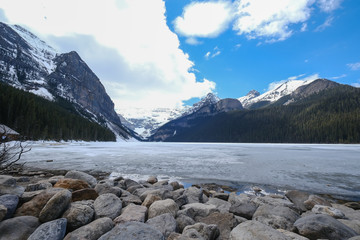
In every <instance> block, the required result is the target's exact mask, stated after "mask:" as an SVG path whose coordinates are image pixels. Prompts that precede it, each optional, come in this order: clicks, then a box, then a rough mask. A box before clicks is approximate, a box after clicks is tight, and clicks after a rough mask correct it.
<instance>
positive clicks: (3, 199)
mask: <svg viewBox="0 0 360 240" xmlns="http://www.w3.org/2000/svg"><path fill="white" fill-rule="evenodd" d="M18 203H19V197H18V196H17V195H10V194H5V195H2V196H0V205H4V206H5V207H6V209H7V210H6V215H5V217H4V218H3V220H5V219H8V218H11V217H12V216H13V215H14V213H15V210H16V207H17V205H18Z"/></svg>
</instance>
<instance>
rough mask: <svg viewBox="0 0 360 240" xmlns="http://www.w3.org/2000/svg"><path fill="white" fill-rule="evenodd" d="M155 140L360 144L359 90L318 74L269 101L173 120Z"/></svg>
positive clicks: (162, 129) (158, 132)
mask: <svg viewBox="0 0 360 240" xmlns="http://www.w3.org/2000/svg"><path fill="white" fill-rule="evenodd" d="M151 139H152V140H155V141H160V140H162V141H176V142H179V141H186V142H266V143H360V89H359V88H354V87H351V86H348V85H341V84H338V83H334V82H331V81H329V80H325V79H318V80H315V81H312V82H310V83H309V84H307V85H301V86H299V87H298V88H297V89H296V90H295V91H292V93H291V94H287V95H285V96H283V97H281V98H280V99H278V100H277V101H275V102H273V103H272V104H270V105H267V106H264V107H261V108H258V109H245V110H240V111H228V112H223V113H219V114H216V115H213V116H199V117H197V118H187V119H181V118H180V119H176V120H174V121H172V122H169V123H167V124H165V125H164V126H163V127H161V128H160V129H158V131H157V133H156V134H155V135H154V136H152V138H151Z"/></svg>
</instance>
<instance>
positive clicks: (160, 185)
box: [153, 180, 173, 190]
mask: <svg viewBox="0 0 360 240" xmlns="http://www.w3.org/2000/svg"><path fill="white" fill-rule="evenodd" d="M165 185H169V181H168V180H163V181H159V182H156V183H154V184H153V186H154V187H162V186H165ZM172 190H173V189H172Z"/></svg>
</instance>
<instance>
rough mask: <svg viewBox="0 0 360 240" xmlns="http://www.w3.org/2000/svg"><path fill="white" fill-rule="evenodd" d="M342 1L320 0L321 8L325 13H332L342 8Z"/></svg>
mask: <svg viewBox="0 0 360 240" xmlns="http://www.w3.org/2000/svg"><path fill="white" fill-rule="evenodd" d="M341 2H342V0H318V5H319V8H320V9H321V10H322V11H323V12H332V11H334V10H335V9H337V8H339V7H340V4H341Z"/></svg>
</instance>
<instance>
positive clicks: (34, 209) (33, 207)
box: [15, 188, 63, 217]
mask: <svg viewBox="0 0 360 240" xmlns="http://www.w3.org/2000/svg"><path fill="white" fill-rule="evenodd" d="M60 191H63V189H61V188H60V189H57V188H54V189H53V188H51V189H48V190H47V191H44V192H42V193H40V194H39V195H37V196H35V197H34V198H33V199H31V201H29V202H26V203H24V204H23V205H22V206H21V207H19V208H18V209H17V210H16V212H15V216H26V215H28V216H34V217H39V214H40V212H41V210H42V209H43V208H44V206H45V205H46V203H47V202H48V201H49V200H50V198H52V197H53V196H54V195H55V194H56V193H58V192H60Z"/></svg>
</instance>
